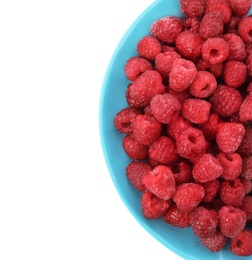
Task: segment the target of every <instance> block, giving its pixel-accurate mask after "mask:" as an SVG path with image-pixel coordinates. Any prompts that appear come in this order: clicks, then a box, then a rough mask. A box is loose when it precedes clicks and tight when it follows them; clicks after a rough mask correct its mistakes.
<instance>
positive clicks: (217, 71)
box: [196, 58, 224, 79]
mask: <svg viewBox="0 0 252 260" xmlns="http://www.w3.org/2000/svg"><path fill="white" fill-rule="evenodd" d="M196 66H197V69H198V70H199V71H202V70H203V71H209V72H211V73H212V74H213V75H214V76H215V78H216V79H217V78H219V77H221V76H222V74H223V68H224V65H223V63H217V64H210V62H209V61H208V60H204V59H202V58H201V59H199V60H198V61H197V63H196Z"/></svg>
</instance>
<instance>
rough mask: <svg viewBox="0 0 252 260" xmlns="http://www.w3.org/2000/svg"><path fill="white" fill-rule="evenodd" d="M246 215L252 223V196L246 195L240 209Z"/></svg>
mask: <svg viewBox="0 0 252 260" xmlns="http://www.w3.org/2000/svg"><path fill="white" fill-rule="evenodd" d="M240 209H241V210H243V211H244V212H245V213H246V216H247V222H251V221H252V196H251V195H246V196H245V197H244V198H243V200H242V205H241V207H240Z"/></svg>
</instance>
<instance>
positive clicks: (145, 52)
mask: <svg viewBox="0 0 252 260" xmlns="http://www.w3.org/2000/svg"><path fill="white" fill-rule="evenodd" d="M137 52H138V54H139V55H140V57H142V58H145V59H147V60H151V61H153V60H155V58H156V56H157V55H158V53H160V52H161V43H160V42H159V41H158V40H157V39H156V38H155V37H152V36H149V35H146V36H144V37H143V38H142V39H140V40H139V42H138V43H137Z"/></svg>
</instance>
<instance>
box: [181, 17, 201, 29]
mask: <svg viewBox="0 0 252 260" xmlns="http://www.w3.org/2000/svg"><path fill="white" fill-rule="evenodd" d="M183 26H184V30H185V31H190V32H194V33H198V32H199V27H200V20H199V19H198V18H196V17H188V18H186V19H185V20H184V21H183Z"/></svg>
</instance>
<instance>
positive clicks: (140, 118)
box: [132, 114, 162, 145]
mask: <svg viewBox="0 0 252 260" xmlns="http://www.w3.org/2000/svg"><path fill="white" fill-rule="evenodd" d="M132 127H133V131H132V133H133V137H134V138H135V140H136V141H137V142H138V143H139V144H142V145H150V144H152V143H153V142H154V141H155V140H156V139H158V137H159V136H160V134H161V131H162V125H161V123H160V122H158V121H157V120H156V119H155V117H153V116H150V115H147V114H146V115H141V114H140V115H137V116H136V117H135V120H134V122H133V125H132Z"/></svg>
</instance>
